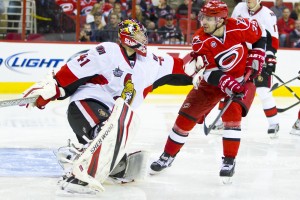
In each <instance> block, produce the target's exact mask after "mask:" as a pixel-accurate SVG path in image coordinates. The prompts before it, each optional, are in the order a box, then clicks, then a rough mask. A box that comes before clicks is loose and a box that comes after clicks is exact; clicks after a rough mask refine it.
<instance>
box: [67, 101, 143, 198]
mask: <svg viewBox="0 0 300 200" xmlns="http://www.w3.org/2000/svg"><path fill="white" fill-rule="evenodd" d="M139 124H140V121H139V118H138V116H136V115H135V114H134V112H133V111H132V110H131V108H130V106H129V105H128V104H127V103H126V102H125V101H124V100H123V99H122V98H118V99H117V100H116V102H115V106H114V108H113V112H112V114H111V115H110V117H109V118H108V120H107V122H106V123H105V125H104V126H103V127H102V129H101V131H100V132H99V134H98V136H97V137H96V138H95V139H94V140H93V141H92V142H91V143H90V145H89V146H88V148H87V149H85V151H84V152H83V154H82V155H80V156H79V157H78V159H75V160H74V162H73V170H72V174H73V175H74V176H75V178H77V179H79V180H80V181H83V182H86V183H87V185H86V186H81V187H88V188H89V189H91V190H95V191H104V187H103V186H102V184H103V183H104V181H105V180H106V179H107V178H108V176H109V175H110V174H112V176H113V175H115V174H119V175H120V173H119V172H121V171H122V173H121V174H122V176H121V177H120V176H119V177H118V178H125V179H131V180H133V179H134V178H137V176H138V177H141V176H142V175H141V174H143V169H145V168H146V167H145V166H146V163H147V158H146V156H145V155H146V154H145V153H144V152H136V153H135V154H133V155H134V156H133V155H129V156H128V157H127V156H124V155H125V153H126V151H127V150H128V146H129V145H130V144H131V142H132V140H133V138H134V136H135V134H136V132H137V130H138V127H139ZM122 158H123V159H122ZM121 159H122V161H123V162H124V165H123V163H122V162H120V161H121ZM133 174H136V175H137V176H134V175H133ZM72 185H73V184H71V183H67V184H65V183H62V184H61V188H62V189H63V190H66V191H69V192H77V191H76V189H74V188H78V185H76V186H75V187H72ZM78 191H80V193H84V190H83V189H79V190H78Z"/></svg>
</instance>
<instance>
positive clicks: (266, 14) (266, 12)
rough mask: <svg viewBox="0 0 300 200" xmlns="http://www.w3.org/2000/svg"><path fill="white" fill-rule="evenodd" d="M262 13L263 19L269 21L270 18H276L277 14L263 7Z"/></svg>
mask: <svg viewBox="0 0 300 200" xmlns="http://www.w3.org/2000/svg"><path fill="white" fill-rule="evenodd" d="M261 13H262V15H263V18H267V19H268V18H272V17H276V15H275V13H274V12H273V11H272V10H270V9H269V8H267V7H266V6H262V8H261Z"/></svg>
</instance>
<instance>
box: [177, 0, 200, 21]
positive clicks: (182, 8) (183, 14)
mask: <svg viewBox="0 0 300 200" xmlns="http://www.w3.org/2000/svg"><path fill="white" fill-rule="evenodd" d="M191 2H192V13H191V19H196V17H197V15H198V12H199V5H197V4H196V3H194V1H191ZM188 5H189V0H184V1H183V3H182V4H180V5H179V6H178V8H177V10H176V18H177V19H181V18H188Z"/></svg>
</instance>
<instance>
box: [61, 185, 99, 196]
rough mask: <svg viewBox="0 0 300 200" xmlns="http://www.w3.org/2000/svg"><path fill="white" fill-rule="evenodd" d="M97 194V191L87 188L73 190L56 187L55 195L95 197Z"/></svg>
mask: <svg viewBox="0 0 300 200" xmlns="http://www.w3.org/2000/svg"><path fill="white" fill-rule="evenodd" d="M97 194H99V192H98V191H96V190H93V189H90V188H87V189H86V190H78V191H77V190H73V189H69V188H61V187H59V188H57V190H56V192H55V195H56V196H61V197H70V196H71V197H89V198H95V197H97Z"/></svg>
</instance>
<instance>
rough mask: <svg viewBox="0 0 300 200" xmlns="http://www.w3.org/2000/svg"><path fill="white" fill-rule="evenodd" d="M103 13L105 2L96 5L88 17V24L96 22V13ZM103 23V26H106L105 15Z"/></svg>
mask: <svg viewBox="0 0 300 200" xmlns="http://www.w3.org/2000/svg"><path fill="white" fill-rule="evenodd" d="M102 12H103V2H99V3H95V4H94V6H93V8H92V10H91V12H90V13H88V14H87V15H86V23H88V24H89V23H92V22H94V21H95V17H94V15H95V14H96V13H97V14H98V13H100V14H101V13H102ZM101 22H102V24H103V25H106V21H105V18H104V16H103V15H102V19H101Z"/></svg>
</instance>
